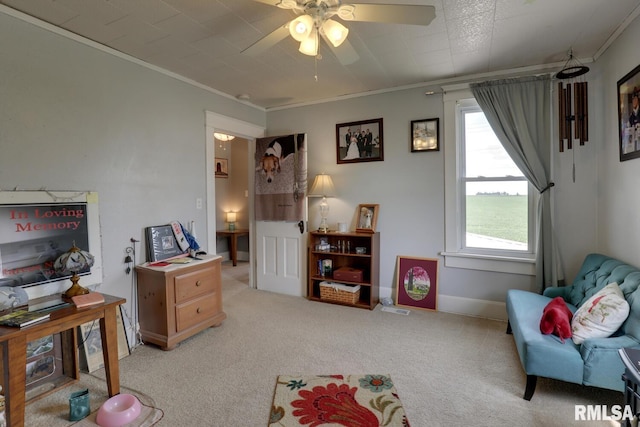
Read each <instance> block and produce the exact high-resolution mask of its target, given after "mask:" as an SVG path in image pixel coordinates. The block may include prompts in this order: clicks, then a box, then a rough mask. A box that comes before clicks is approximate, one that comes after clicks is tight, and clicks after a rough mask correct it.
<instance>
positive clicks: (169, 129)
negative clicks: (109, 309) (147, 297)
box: [0, 13, 266, 306]
mask: <svg viewBox="0 0 640 427" xmlns="http://www.w3.org/2000/svg"><path fill="white" fill-rule="evenodd" d="M0 40H2V41H1V42H0V58H2V59H1V60H0V100H1V101H0V103H1V107H0V187H1V189H2V190H4V191H6V190H13V189H15V188H19V189H22V190H37V189H41V188H46V189H49V190H91V191H96V192H97V193H98V196H99V199H100V200H99V201H100V221H101V231H102V246H103V248H102V255H103V271H104V282H103V284H102V285H101V291H102V292H105V293H109V294H114V295H118V296H121V297H125V298H127V299H128V300H129V301H130V300H131V288H132V287H131V276H130V275H129V276H127V275H126V274H125V267H126V266H125V264H124V263H123V261H124V258H125V256H126V254H125V247H127V246H129V245H130V240H129V239H130V238H131V237H133V238H136V239H138V240H140V241H141V243H140V244H138V245H137V249H138V254H137V255H138V262H140V261H144V256H145V252H144V250H143V245H144V238H143V229H144V227H147V226H151V225H158V224H166V223H167V222H169V221H171V220H179V221H181V222H183V223H184V224H186V223H188V222H189V221H191V220H194V221H196V224H197V226H198V229H199V233H198V240H199V242H200V244H201V246H203V247H205V248H206V247H207V245H208V242H207V233H206V230H205V228H204V226H205V224H206V221H207V218H206V216H205V210H204V209H200V210H198V209H196V199H197V198H201V199H203V206H206V197H207V193H206V188H205V140H206V138H205V111H207V110H208V111H214V112H219V113H220V114H224V115H226V116H231V117H235V118H237V119H239V120H244V121H247V122H251V123H255V124H257V125H260V126H265V120H266V116H265V113H264V112H263V111H261V110H258V109H254V108H251V107H249V106H246V105H243V104H241V103H238V102H237V101H235V100H234V99H230V98H226V97H222V96H219V95H217V94H215V93H213V92H211V91H207V90H204V89H202V88H198V87H195V86H193V85H190V84H187V83H185V82H182V81H179V80H176V79H174V78H172V77H169V76H167V75H165V74H162V73H159V72H157V71H153V70H150V69H148V68H146V67H144V66H141V65H138V64H136V63H132V62H130V61H127V60H124V59H122V58H118V57H115V56H113V55H111V54H108V53H105V52H103V51H101V50H98V49H95V48H93V47H89V46H86V45H84V44H81V43H79V42H77V41H74V40H70V39H69V38H66V37H63V36H61V35H58V34H54V33H52V32H49V31H46V30H43V29H41V28H39V27H36V26H34V25H32V24H29V23H25V22H23V21H21V20H18V19H16V18H13V17H10V16H7V15H4V14H2V13H0ZM209 220H211V221H215V213H213V214H212V217H211V218H209ZM128 306H129V305H128Z"/></svg>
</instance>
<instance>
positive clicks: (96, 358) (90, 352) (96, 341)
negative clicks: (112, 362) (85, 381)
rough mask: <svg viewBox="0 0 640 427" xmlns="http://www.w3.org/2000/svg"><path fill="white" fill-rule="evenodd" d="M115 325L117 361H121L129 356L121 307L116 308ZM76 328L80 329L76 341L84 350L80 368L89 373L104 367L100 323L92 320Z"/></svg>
mask: <svg viewBox="0 0 640 427" xmlns="http://www.w3.org/2000/svg"><path fill="white" fill-rule="evenodd" d="M116 325H117V327H118V359H122V358H123V357H125V356H128V355H129V354H130V349H129V341H128V340H127V333H126V331H125V329H124V322H123V321H122V307H118V310H116ZM78 328H79V329H80V331H79V333H80V335H79V337H78V340H79V341H80V344H81V345H82V347H83V349H84V354H83V355H84V360H83V362H84V364H83V366H82V367H83V368H86V370H87V372H89V373H91V372H93V371H96V370H98V369H100V368H102V367H104V356H103V353H102V337H101V336H100V322H99V321H98V320H94V321H92V322H87V323H85V324H84V325H81V326H79V327H78Z"/></svg>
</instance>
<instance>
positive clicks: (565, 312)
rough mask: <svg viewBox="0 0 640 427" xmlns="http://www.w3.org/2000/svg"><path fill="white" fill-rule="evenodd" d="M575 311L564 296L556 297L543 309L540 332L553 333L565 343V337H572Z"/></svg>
mask: <svg viewBox="0 0 640 427" xmlns="http://www.w3.org/2000/svg"><path fill="white" fill-rule="evenodd" d="M572 317H573V313H571V310H569V307H567V303H565V302H564V299H563V298H562V297H555V298H554V299H552V300H551V302H550V303H549V304H547V306H546V307H545V308H544V310H543V311H542V318H541V319H540V332H542V333H543V334H546V335H548V334H553V335H555V336H557V337H559V338H560V341H562V342H563V343H564V339H565V338H571V335H572V334H571V318H572Z"/></svg>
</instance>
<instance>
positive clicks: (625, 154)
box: [618, 65, 640, 162]
mask: <svg viewBox="0 0 640 427" xmlns="http://www.w3.org/2000/svg"><path fill="white" fill-rule="evenodd" d="M618 129H619V136H620V144H619V148H620V161H621V162H623V161H625V160H630V159H636V158H638V157H640V65H638V66H637V67H636V68H634V69H633V70H632V71H631V72H629V73H628V74H627V75H625V76H624V77H623V78H621V79H620V80H618Z"/></svg>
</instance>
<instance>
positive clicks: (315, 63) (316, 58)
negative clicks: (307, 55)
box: [313, 55, 318, 82]
mask: <svg viewBox="0 0 640 427" xmlns="http://www.w3.org/2000/svg"><path fill="white" fill-rule="evenodd" d="M313 64H314V66H315V71H316V73H315V75H314V76H313V77H314V78H315V79H316V82H317V81H318V55H316V56H314V57H313Z"/></svg>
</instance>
